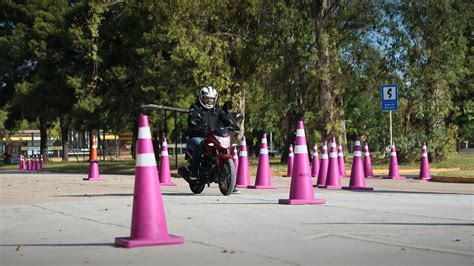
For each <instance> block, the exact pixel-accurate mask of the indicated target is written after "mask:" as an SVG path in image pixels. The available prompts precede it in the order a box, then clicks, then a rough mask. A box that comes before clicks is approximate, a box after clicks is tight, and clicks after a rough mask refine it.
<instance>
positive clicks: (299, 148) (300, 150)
mask: <svg viewBox="0 0 474 266" xmlns="http://www.w3.org/2000/svg"><path fill="white" fill-rule="evenodd" d="M295 154H308V147H307V146H306V145H295Z"/></svg>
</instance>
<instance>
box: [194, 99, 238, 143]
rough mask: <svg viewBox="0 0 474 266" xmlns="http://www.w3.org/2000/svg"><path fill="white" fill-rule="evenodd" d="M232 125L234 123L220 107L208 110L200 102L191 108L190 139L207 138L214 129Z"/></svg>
mask: <svg viewBox="0 0 474 266" xmlns="http://www.w3.org/2000/svg"><path fill="white" fill-rule="evenodd" d="M230 125H232V121H231V120H230V119H229V117H228V115H227V113H225V112H224V111H223V110H222V108H221V107H220V106H219V105H216V106H214V108H211V109H206V108H204V107H202V105H201V103H200V102H199V100H198V101H196V102H195V103H194V104H193V105H191V107H190V108H189V113H188V136H189V138H190V139H191V138H194V137H201V138H205V137H207V135H209V133H211V132H212V131H213V130H214V129H216V128H219V127H223V126H230Z"/></svg>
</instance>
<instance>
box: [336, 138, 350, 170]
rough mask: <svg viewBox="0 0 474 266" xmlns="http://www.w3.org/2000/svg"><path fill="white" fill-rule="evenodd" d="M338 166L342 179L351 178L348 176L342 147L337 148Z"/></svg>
mask: <svg viewBox="0 0 474 266" xmlns="http://www.w3.org/2000/svg"><path fill="white" fill-rule="evenodd" d="M337 165H338V166H339V175H340V176H341V177H349V176H348V175H347V174H346V162H345V160H344V153H343V152H342V145H341V144H339V146H338V147H337Z"/></svg>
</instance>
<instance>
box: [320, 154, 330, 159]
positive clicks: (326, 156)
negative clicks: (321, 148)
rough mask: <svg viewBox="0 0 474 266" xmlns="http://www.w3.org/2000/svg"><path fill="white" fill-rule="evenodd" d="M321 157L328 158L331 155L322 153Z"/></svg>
mask: <svg viewBox="0 0 474 266" xmlns="http://www.w3.org/2000/svg"><path fill="white" fill-rule="evenodd" d="M321 159H325V160H327V159H329V157H328V155H327V154H322V155H321Z"/></svg>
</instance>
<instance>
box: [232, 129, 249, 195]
mask: <svg viewBox="0 0 474 266" xmlns="http://www.w3.org/2000/svg"><path fill="white" fill-rule="evenodd" d="M239 155H240V156H239V165H238V169H237V181H236V182H235V187H238V188H247V187H248V186H250V176H249V158H248V152H247V143H246V141H245V137H242V140H241V141H240V153H239Z"/></svg>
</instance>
